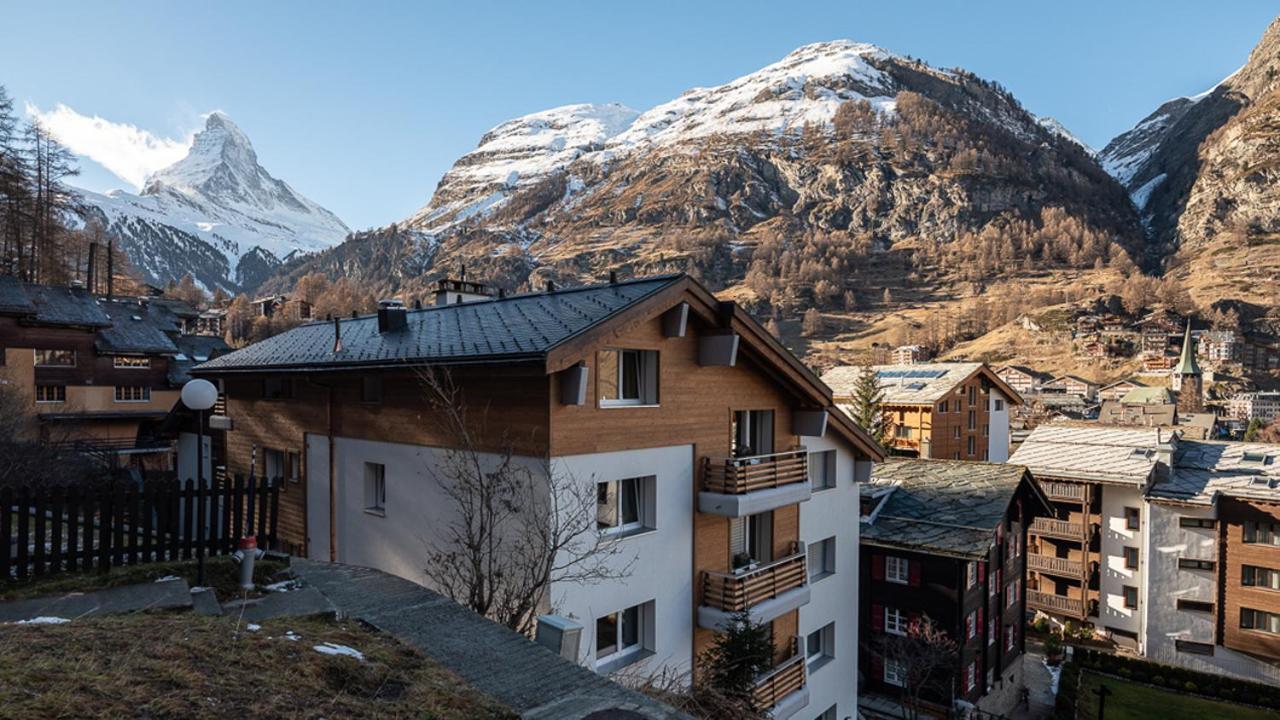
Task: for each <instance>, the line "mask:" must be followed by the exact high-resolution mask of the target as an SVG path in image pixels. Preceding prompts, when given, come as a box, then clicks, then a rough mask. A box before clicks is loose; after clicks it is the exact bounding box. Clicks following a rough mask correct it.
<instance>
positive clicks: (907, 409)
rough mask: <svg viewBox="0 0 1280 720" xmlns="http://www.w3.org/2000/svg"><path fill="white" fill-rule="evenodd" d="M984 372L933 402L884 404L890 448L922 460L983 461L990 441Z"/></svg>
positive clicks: (987, 396)
mask: <svg viewBox="0 0 1280 720" xmlns="http://www.w3.org/2000/svg"><path fill="white" fill-rule="evenodd" d="M986 372H989V371H985V370H984V369H982V368H980V369H979V370H977V371H975V372H974V373H973V374H971V375H970V376H969V377H967V378H965V379H964V380H963V381H961V382H959V383H957V384H956V385H955V387H953V388H952V389H951V390H948V391H947V393H946V395H944V396H943V397H942V398H941V399H939V400H938V401H937V402H935V403H894V402H885V403H884V404H883V405H882V406H881V407H882V409H883V410H884V412H885V413H886V415H887V417H888V418H889V421H890V423H891V424H892V425H893V427H892V428H891V429H890V433H889V446H890V448H891V449H892V450H894V451H896V452H898V453H901V454H906V455H913V456H916V457H922V458H935V459H938V460H986V459H987V451H988V448H989V447H990V439H991V436H990V432H991V404H990V400H991V395H990V384H989V383H990V381H989V380H988V378H987V376H986V374H984V373H986ZM970 389H972V391H973V402H972V403H970V402H969V398H970ZM1016 401H1017V400H1016V397H1013V396H1010V397H1006V402H1011V403H1012V402H1016ZM944 403H945V408H946V409H945V410H944V409H943V407H944ZM970 413H973V417H972V423H971V422H970ZM900 427H903V428H910V437H903V436H901V435H902V433H899V432H898V428H900ZM970 443H972V448H973V451H972V452H970Z"/></svg>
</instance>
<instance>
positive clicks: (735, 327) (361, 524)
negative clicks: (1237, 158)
mask: <svg viewBox="0 0 1280 720" xmlns="http://www.w3.org/2000/svg"><path fill="white" fill-rule="evenodd" d="M437 290H438V291H439V293H440V295H439V296H438V297H439V298H443V301H442V302H440V303H439V304H438V305H435V306H432V307H425V308H422V309H407V308H404V307H403V306H400V305H398V304H396V303H394V302H386V303H384V304H383V307H382V308H381V309H380V310H379V312H378V314H377V315H376V316H365V317H360V318H357V319H335V320H333V321H331V322H315V323H310V324H306V325H302V326H300V327H297V328H294V329H292V330H289V331H287V332H285V333H282V334H280V335H277V336H275V337H273V338H270V339H267V340H265V341H262V342H260V343H256V344H254V345H251V346H249V347H248V348H245V349H243V350H240V351H237V352H234V353H231V354H229V355H226V356H224V357H222V358H219V359H217V360H214V361H212V362H210V363H207V364H205V365H203V366H201V367H198V368H196V369H195V370H194V371H193V372H194V373H195V374H196V375H197V376H203V377H207V378H209V379H212V380H214V381H216V382H217V383H219V384H220V386H221V390H222V393H223V395H224V397H225V410H224V411H223V414H220V415H218V416H217V417H215V418H214V422H215V423H217V424H218V425H220V426H225V427H229V428H231V429H230V430H228V431H227V432H226V448H227V451H226V452H227V454H226V457H225V458H223V459H221V462H224V463H225V464H226V465H227V468H228V471H229V472H231V473H248V472H250V471H251V469H252V470H254V471H256V472H257V474H259V475H263V474H268V475H269V474H272V473H271V472H270V467H271V466H270V463H272V462H275V463H281V462H284V463H286V464H288V465H290V466H291V467H292V474H293V475H295V476H296V478H297V479H296V481H295V482H293V483H287V484H286V488H285V490H284V492H283V493H282V495H281V497H280V528H281V530H280V532H281V535H282V539H283V540H284V542H285V543H286V545H287V546H288V547H289V548H290V549H291V551H292V552H294V553H297V554H300V555H307V556H310V557H313V558H318V559H323V560H337V561H340V562H348V563H353V564H364V565H372V566H375V567H379V568H381V569H384V570H387V571H389V572H393V573H396V574H400V575H403V576H405V577H407V578H409V579H412V580H414V581H416V582H425V578H424V576H423V575H422V571H421V567H422V564H421V563H422V559H421V554H422V549H421V547H422V546H421V540H420V536H421V529H422V528H423V527H433V526H440V527H443V526H444V523H446V522H447V521H448V518H447V516H445V515H442V514H441V513H443V512H445V510H444V509H445V508H447V507H448V504H449V503H448V501H447V499H445V498H443V497H442V496H441V495H440V494H439V493H438V492H435V491H433V490H432V487H433V486H435V485H437V484H438V483H439V482H440V479H439V477H437V476H432V475H431V474H430V473H429V472H428V471H426V470H424V467H426V466H428V465H429V463H430V458H431V457H434V456H433V455H432V453H435V452H438V451H440V450H441V449H445V448H448V447H449V443H450V442H451V439H450V438H449V437H447V436H446V435H444V434H442V431H441V430H440V426H439V424H438V423H435V422H432V421H431V417H432V416H431V412H432V408H431V407H430V405H429V402H428V398H427V394H426V393H425V392H424V391H423V389H422V374H423V373H437V374H439V373H447V374H448V377H449V378H450V380H451V382H452V383H453V384H454V385H456V386H457V388H458V392H459V395H458V397H459V403H460V404H461V405H462V406H463V407H465V408H467V409H468V411H474V412H475V413H476V416H478V415H479V414H480V413H481V412H482V411H486V410H488V409H494V410H497V409H500V410H501V412H488V415H487V417H488V419H489V421H490V423H491V424H490V425H489V426H487V427H486V429H485V431H484V432H482V433H478V434H477V438H478V443H479V445H480V446H481V448H482V449H485V450H493V451H499V450H501V449H502V448H504V447H507V448H510V449H511V451H512V452H513V453H514V454H515V455H516V456H517V457H519V458H524V459H528V460H529V461H530V463H531V464H536V465H544V464H546V465H550V466H554V467H565V468H568V469H569V470H570V471H572V475H573V476H574V477H576V478H578V479H579V480H581V481H583V482H592V483H596V484H597V487H596V495H597V498H598V500H597V501H598V503H599V506H598V508H597V510H598V515H599V518H600V528H601V530H600V531H601V532H602V533H608V534H609V535H611V536H616V537H618V538H619V542H621V543H624V545H623V547H624V549H630V548H635V551H636V553H637V558H638V560H637V565H636V568H635V569H634V570H633V571H632V572H633V573H634V574H633V575H632V576H631V577H629V578H628V579H626V580H624V581H621V582H619V583H604V584H601V585H599V586H578V585H573V586H564V587H561V586H553V588H552V594H553V595H555V600H556V603H557V606H558V607H560V608H561V612H562V614H564V615H565V616H566V617H568V618H570V621H576V622H578V623H581V624H582V626H583V630H582V639H583V642H584V644H585V646H586V647H585V648H583V652H582V653H581V659H582V661H583V662H584V663H586V664H587V665H589V666H591V667H594V668H595V669H596V670H597V671H598V672H602V673H611V672H617V671H619V670H620V669H621V668H623V667H627V666H629V665H631V664H633V663H637V662H639V663H644V662H649V658H651V657H656V659H655V660H653V661H652V662H661V663H670V664H671V665H673V666H683V667H685V668H687V667H688V666H690V665H692V666H693V667H694V669H695V671H696V669H697V667H698V662H699V658H700V657H701V656H702V654H703V652H704V651H705V650H707V649H708V648H709V647H710V646H711V645H712V643H713V640H714V638H715V634H716V632H717V631H718V630H719V629H720V628H721V627H723V626H724V623H725V622H726V621H727V620H728V619H729V618H730V617H731V616H732V615H733V614H734V613H737V612H740V611H743V610H745V611H747V612H748V613H749V614H750V616H751V617H752V618H753V619H754V620H755V621H757V622H761V623H767V624H768V625H769V626H770V627H771V629H772V633H773V637H774V642H775V647H776V656H775V666H774V667H773V668H772V669H771V670H770V671H769V672H767V673H765V674H764V675H762V676H761V677H760V678H759V680H758V686H757V691H756V696H757V698H758V699H759V704H760V705H761V707H763V708H765V709H768V710H769V711H770V712H771V713H772V714H773V715H774V717H778V718H782V717H788V716H790V715H791V714H792V713H794V712H796V711H797V710H798V709H799V708H801V707H804V706H806V704H808V703H809V702H810V697H813V698H815V700H814V701H815V702H817V701H818V700H817V698H819V697H820V696H822V697H825V696H826V694H829V693H828V692H827V691H828V690H830V691H831V692H841V693H844V694H846V695H848V696H849V699H848V700H847V701H845V700H842V701H841V703H843V704H842V705H841V707H840V715H841V716H844V715H847V714H850V713H852V712H853V700H852V695H853V694H852V693H851V692H850V690H851V688H852V678H853V665H852V663H853V662H854V658H855V657H856V646H857V642H856V636H855V633H856V622H855V619H854V615H853V610H852V608H849V611H848V616H847V618H846V617H839V618H837V617H831V618H818V617H808V616H804V615H802V613H804V612H807V611H806V610H805V608H806V606H807V605H808V604H809V602H810V598H811V596H812V593H813V592H816V590H815V589H814V587H813V578H814V577H815V576H816V575H818V574H819V573H816V572H815V571H817V570H821V569H822V568H818V567H815V566H814V565H813V564H812V563H814V562H818V563H822V564H827V563H830V564H831V565H832V569H833V570H834V569H835V553H836V551H837V547H836V543H835V537H832V538H829V539H827V540H824V541H823V542H821V543H820V545H821V546H822V547H821V548H818V547H810V546H809V545H808V544H807V543H806V542H805V541H804V539H803V538H802V532H804V531H805V530H804V528H805V527H809V526H811V523H812V522H815V521H816V519H817V515H819V514H821V513H818V512H817V511H818V510H825V509H826V508H815V512H814V513H813V515H814V517H813V519H812V520H810V519H805V520H804V522H802V508H806V507H807V506H810V505H812V504H813V503H812V501H810V498H811V497H814V496H817V495H821V494H822V493H833V492H834V493H837V494H838V496H839V497H847V499H848V503H849V506H850V507H853V506H854V505H855V503H856V485H855V484H854V482H855V480H857V479H859V478H861V479H865V478H866V477H867V476H869V474H870V465H871V463H872V462H873V461H877V460H879V459H881V457H882V453H883V451H882V450H881V449H880V448H879V447H878V446H877V445H876V444H875V443H874V442H872V441H871V440H870V439H869V438H868V437H867V436H866V434H865V433H863V432H862V431H861V430H860V429H858V428H857V427H856V426H855V425H854V424H853V423H852V421H851V420H849V419H848V418H847V417H845V416H844V415H842V414H841V413H838V412H832V410H833V408H834V405H833V403H832V398H831V392H830V389H829V388H827V386H826V385H824V384H823V383H822V382H821V381H820V380H819V379H818V378H817V377H816V376H815V375H814V374H813V373H812V372H811V371H809V370H808V369H807V368H806V367H805V366H804V365H803V364H802V363H800V361H799V360H797V359H796V358H795V356H793V355H792V354H791V353H790V352H789V351H787V350H786V349H785V348H784V347H783V346H782V345H781V344H779V343H778V341H777V340H775V339H774V338H773V337H772V336H771V335H770V334H769V333H768V332H767V331H765V330H764V329H763V328H762V327H761V326H760V325H759V324H758V323H757V322H756V321H755V320H754V319H752V318H751V317H750V316H749V315H748V314H747V313H746V312H744V311H743V310H742V309H740V308H738V307H736V306H735V305H734V304H733V303H730V302H721V301H718V300H717V299H716V298H715V297H714V296H713V295H712V294H711V293H709V292H708V291H707V290H706V289H705V288H703V287H702V286H701V285H700V284H698V283H697V282H695V281H693V280H692V279H690V278H688V277H687V276H684V275H667V276H657V277H650V278H641V279H635V280H627V281H612V282H610V283H608V284H601V285H593V286H587V287H577V288H565V289H553V288H548V290H547V291H545V292H533V293H526V294H521V295H511V296H505V297H504V296H501V295H498V296H497V297H489V296H488V295H487V294H486V293H487V289H486V288H485V287H484V286H481V285H478V284H474V283H461V282H445V283H441V284H440V286H439V287H438V288H437ZM272 458H275V460H272ZM424 458H426V459H424ZM282 459H283V460H282ZM251 463H257V464H256V466H253V467H252V468H251ZM277 466H278V465H277ZM424 473H425V474H424ZM370 493H372V494H370ZM383 497H385V498H386V500H385V505H383V504H381V503H382V502H383V501H382V500H381V498H383ZM824 497H827V498H831V499H829V500H828V502H835V500H834V498H835V497H837V496H836V495H824ZM366 503H377V504H376V505H370V506H366ZM803 512H805V513H809V510H807V509H806V510H804V511H803ZM805 517H806V518H808V515H806V516H805ZM840 527H841V528H843V529H842V530H840V532H845V531H849V532H850V533H851V537H852V538H855V539H853V540H850V541H849V546H846V547H840V548H838V550H839V552H840V553H850V552H854V550H852V547H854V546H856V528H852V529H851V528H849V526H848V525H847V523H840ZM828 546H829V547H828ZM819 549H821V550H822V551H823V553H822V554H820V553H819V552H818V551H819ZM828 550H829V553H827V552H826V551H828ZM841 557H850V558H851V557H853V556H841ZM811 558H817V560H811ZM826 574H827V575H830V574H831V573H830V572H828V573H826ZM837 577H843V578H846V580H844V581H843V582H848V583H849V584H848V590H847V594H852V592H853V590H852V588H853V582H854V580H856V574H855V573H854V572H853V570H852V569H851V568H850V569H849V570H848V572H846V573H843V574H841V573H837ZM837 582H839V581H832V580H829V579H823V580H821V583H826V585H823V586H822V587H829V588H831V590H830V591H828V592H832V593H834V592H837V591H839V588H840V587H842V586H840V585H838V584H835V583H837ZM840 594H841V595H843V594H845V593H844V592H840ZM547 600H548V602H550V601H551V598H548V599H547ZM829 605H830V606H832V607H835V606H840V607H848V606H847V605H844V604H842V603H839V602H838V601H836V600H834V599H833V600H832V602H830V603H829ZM812 626H817V627H818V630H816V631H815V630H809V629H808V628H810V627H812ZM828 630H829V631H830V632H829V634H830V635H832V636H833V637H834V647H836V648H840V650H839V652H838V653H837V652H836V650H833V649H832V648H831V647H826V646H825V644H824V640H825V638H826V637H827V635H824V634H822V633H823V632H827V631H828ZM615 633H616V635H615ZM802 635H804V636H806V637H804V638H801V636H802ZM806 643H807V645H806ZM819 652H825V653H827V654H828V655H830V656H831V657H833V658H834V659H835V660H834V661H836V662H845V663H849V665H848V672H847V675H841V676H840V677H836V675H835V673H836V671H835V670H832V671H827V670H825V669H824V670H823V672H825V673H826V674H825V675H823V677H829V678H831V679H830V680H829V681H826V682H828V686H827V688H825V689H824V688H817V689H815V690H814V692H813V694H812V695H811V693H810V676H809V673H808V668H810V667H816V666H814V665H812V664H811V663H806V658H808V659H810V660H814V659H815V658H817V657H818V656H817V655H814V654H813V653H819ZM819 690H821V692H819ZM821 702H823V705H824V707H817V708H816V709H815V710H814V712H815V713H816V712H822V711H824V710H825V709H829V707H827V706H828V704H829V702H830V701H828V700H822V701H821ZM831 707H834V705H831Z"/></svg>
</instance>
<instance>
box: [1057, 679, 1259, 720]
mask: <svg viewBox="0 0 1280 720" xmlns="http://www.w3.org/2000/svg"><path fill="white" fill-rule="evenodd" d="M1100 683H1105V684H1106V686H1107V687H1108V688H1109V689H1110V690H1112V694H1111V695H1109V696H1108V697H1107V704H1106V720H1144V719H1145V718H1151V717H1159V718H1160V720H1208V719H1209V718H1213V719H1214V720H1255V719H1256V720H1263V719H1264V718H1271V719H1272V720H1274V718H1275V717H1276V714H1275V713H1274V712H1273V711H1269V710H1263V709H1261V708H1252V707H1245V706H1244V705H1236V704H1233V703H1226V702H1220V701H1217V700H1209V699H1207V698H1200V697H1194V696H1191V695H1183V694H1181V693H1175V692H1173V691H1170V690H1159V689H1156V688H1153V687H1147V686H1146V685H1139V684H1137V683H1131V682H1125V681H1123V680H1116V679H1113V678H1107V677H1102V676H1100V675H1095V674H1093V673H1090V672H1085V673H1084V676H1083V677H1082V678H1081V682H1080V696H1079V697H1080V701H1079V704H1078V705H1077V706H1076V707H1077V715H1078V717H1080V718H1084V719H1086V720H1092V719H1093V718H1096V717H1097V715H1098V696H1097V695H1095V694H1094V692H1093V691H1094V689H1095V688H1097V687H1098V685H1099V684H1100Z"/></svg>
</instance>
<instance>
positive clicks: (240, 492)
mask: <svg viewBox="0 0 1280 720" xmlns="http://www.w3.org/2000/svg"><path fill="white" fill-rule="evenodd" d="M232 510H233V511H234V512H235V516H234V518H233V519H234V520H235V536H236V542H239V541H240V538H242V537H244V535H245V532H244V476H243V475H239V474H237V475H236V487H235V504H234V505H233V506H232Z"/></svg>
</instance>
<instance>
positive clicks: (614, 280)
mask: <svg viewBox="0 0 1280 720" xmlns="http://www.w3.org/2000/svg"><path fill="white" fill-rule="evenodd" d="M609 284H610V285H617V284H618V271H617V270H610V271H609Z"/></svg>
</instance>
